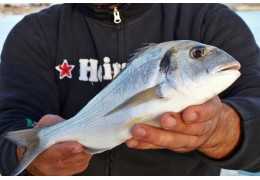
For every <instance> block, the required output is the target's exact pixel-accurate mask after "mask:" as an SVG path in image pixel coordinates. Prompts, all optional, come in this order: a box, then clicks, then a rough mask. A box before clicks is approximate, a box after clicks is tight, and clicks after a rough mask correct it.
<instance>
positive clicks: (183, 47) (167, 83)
mask: <svg viewBox="0 0 260 180" xmlns="http://www.w3.org/2000/svg"><path fill="white" fill-rule="evenodd" d="M239 69H240V63H239V62H238V61H237V60H235V59H234V58H233V57H232V56H231V55H229V54H228V53H226V52H225V51H223V50H221V49H219V48H217V47H214V46H210V45H205V44H202V43H199V42H195V41H180V42H179V43H177V44H174V45H173V46H172V47H170V48H169V49H168V50H167V51H166V52H165V54H164V56H163V58H162V59H161V62H160V72H161V73H162V74H163V76H162V77H164V78H163V84H164V85H163V86H162V88H161V92H160V94H167V95H166V96H171V95H175V94H176V91H177V92H178V93H182V94H185V95H186V96H191V95H192V96H195V97H198V98H202V97H204V98H205V97H212V96H213V95H217V94H219V93H221V92H222V91H224V90H225V89H226V88H228V87H229V86H230V85H231V84H232V83H233V82H234V81H235V80H236V79H238V78H239V76H240V72H239ZM166 92H167V93H166Z"/></svg>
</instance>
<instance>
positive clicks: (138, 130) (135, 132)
mask: <svg viewBox="0 0 260 180" xmlns="http://www.w3.org/2000/svg"><path fill="white" fill-rule="evenodd" d="M133 135H134V136H137V137H144V136H145V135H146V132H145V129H144V128H142V127H140V126H135V127H134V130H133Z"/></svg>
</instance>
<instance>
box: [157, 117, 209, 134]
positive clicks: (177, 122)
mask: <svg viewBox="0 0 260 180" xmlns="http://www.w3.org/2000/svg"><path fill="white" fill-rule="evenodd" d="M160 124H161V127H162V128H164V129H166V130H169V131H174V132H178V133H182V134H186V135H193V136H202V135H204V134H207V133H208V132H209V131H210V130H211V127H212V124H213V122H212V121H206V122H197V123H193V124H186V123H184V121H183V120H182V117H181V115H180V114H179V113H165V114H164V115H162V117H161V119H160Z"/></svg>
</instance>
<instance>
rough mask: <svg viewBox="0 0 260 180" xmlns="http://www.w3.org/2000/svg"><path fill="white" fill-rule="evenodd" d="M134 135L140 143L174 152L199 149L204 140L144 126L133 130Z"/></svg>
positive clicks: (141, 125) (137, 126) (138, 126)
mask: <svg viewBox="0 0 260 180" xmlns="http://www.w3.org/2000/svg"><path fill="white" fill-rule="evenodd" d="M132 133H133V137H134V139H136V140H138V141H142V142H145V143H149V144H154V145H155V146H160V147H163V148H167V149H173V150H174V149H178V148H186V147H197V146H198V145H199V144H200V143H202V138H199V137H197V136H191V135H185V134H180V133H175V132H171V131H166V130H164V129H160V128H155V127H151V126H147V125H144V124H140V125H136V126H135V127H134V128H133V130H132Z"/></svg>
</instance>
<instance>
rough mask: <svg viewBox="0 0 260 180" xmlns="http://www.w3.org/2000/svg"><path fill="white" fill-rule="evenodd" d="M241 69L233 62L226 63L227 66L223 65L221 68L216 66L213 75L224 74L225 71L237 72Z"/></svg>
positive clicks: (237, 63)
mask: <svg viewBox="0 0 260 180" xmlns="http://www.w3.org/2000/svg"><path fill="white" fill-rule="evenodd" d="M240 68H241V65H240V63H239V62H237V61H236V62H233V63H228V64H224V65H221V66H218V67H217V68H216V69H215V70H214V72H215V73H219V72H226V71H239V70H240Z"/></svg>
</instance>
